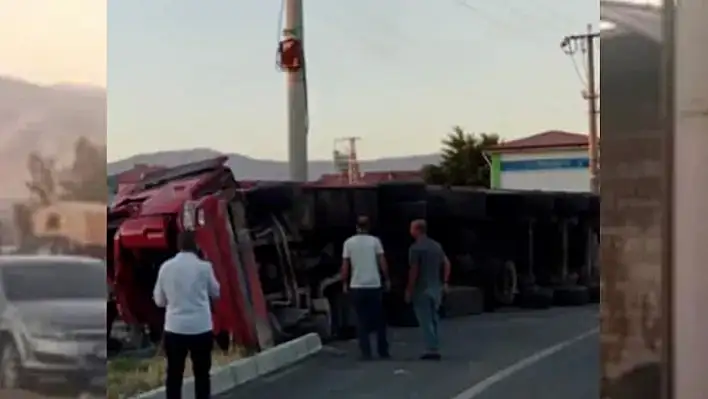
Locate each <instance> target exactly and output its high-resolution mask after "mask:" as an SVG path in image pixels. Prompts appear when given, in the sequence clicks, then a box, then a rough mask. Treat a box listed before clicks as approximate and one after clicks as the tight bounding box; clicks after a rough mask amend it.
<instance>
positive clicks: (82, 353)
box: [0, 255, 107, 391]
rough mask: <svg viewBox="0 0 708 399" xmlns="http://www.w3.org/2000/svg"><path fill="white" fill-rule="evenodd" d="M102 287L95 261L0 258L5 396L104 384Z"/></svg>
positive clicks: (0, 366) (0, 367)
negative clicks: (45, 387)
mask: <svg viewBox="0 0 708 399" xmlns="http://www.w3.org/2000/svg"><path fill="white" fill-rule="evenodd" d="M105 281H106V268H105V264H104V263H103V261H101V260H97V259H92V258H87V257H74V256H53V255H27V256H24V255H13V256H0V390H5V389H8V390H10V389H22V388H31V387H34V386H35V384H36V383H44V382H54V383H59V384H60V386H63V387H65V388H67V389H72V390H73V389H78V390H79V391H84V390H87V389H91V388H92V387H95V386H96V384H102V383H104V382H103V380H102V378H105V372H106V371H105V370H106V369H105V364H106V302H105V301H106V295H107V292H106V283H105Z"/></svg>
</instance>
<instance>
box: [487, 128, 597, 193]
mask: <svg viewBox="0 0 708 399" xmlns="http://www.w3.org/2000/svg"><path fill="white" fill-rule="evenodd" d="M487 153H488V154H489V155H490V158H491V164H492V170H491V186H492V188H499V189H510V190H548V191H572V192H586V191H590V169H589V161H590V159H589V156H588V135H586V134H579V133H570V132H564V131H558V130H551V131H546V132H542V133H538V134H534V135H532V136H529V137H525V138H521V139H518V140H512V141H506V142H502V143H500V144H499V145H497V146H494V147H492V148H489V149H488V150H487Z"/></svg>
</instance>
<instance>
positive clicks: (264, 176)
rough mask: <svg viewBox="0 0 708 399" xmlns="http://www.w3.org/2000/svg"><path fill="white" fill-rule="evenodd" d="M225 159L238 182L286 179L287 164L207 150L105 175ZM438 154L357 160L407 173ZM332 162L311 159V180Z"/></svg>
mask: <svg viewBox="0 0 708 399" xmlns="http://www.w3.org/2000/svg"><path fill="white" fill-rule="evenodd" d="M219 155H226V156H228V158H229V159H228V161H227V164H228V166H229V167H230V168H231V170H232V171H233V173H234V175H235V176H236V178H237V179H242V180H271V181H279V180H287V179H288V163H287V162H284V161H274V160H265V159H254V158H250V157H247V156H244V155H241V154H233V153H231V154H223V153H220V152H218V151H215V150H212V149H208V148H195V149H191V150H181V151H162V152H154V153H149V154H140V155H135V156H132V157H130V158H127V159H123V160H120V161H117V162H112V163H109V164H108V173H109V174H111V175H112V174H117V173H121V172H124V171H126V170H129V169H132V168H133V167H134V166H135V165H138V164H147V165H161V166H168V167H170V166H177V165H180V164H184V163H188V162H194V161H200V160H204V159H209V158H214V157H217V156H219ZM439 158H440V156H439V155H412V156H407V157H396V158H379V159H372V160H362V161H360V169H361V171H362V172H373V171H394V170H395V171H409V170H419V169H420V168H421V167H423V166H424V165H426V164H430V163H437V162H438V160H439ZM333 172H335V170H334V162H333V160H312V161H310V162H309V175H310V179H317V178H319V177H320V176H322V175H323V174H326V173H333Z"/></svg>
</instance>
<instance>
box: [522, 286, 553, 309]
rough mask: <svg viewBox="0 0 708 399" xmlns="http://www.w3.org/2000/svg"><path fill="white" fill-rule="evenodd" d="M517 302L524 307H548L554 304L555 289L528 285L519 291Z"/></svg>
mask: <svg viewBox="0 0 708 399" xmlns="http://www.w3.org/2000/svg"><path fill="white" fill-rule="evenodd" d="M517 303H518V305H519V307H521V308H524V309H548V308H550V307H551V306H553V290H552V289H550V288H543V287H539V286H537V285H535V286H531V287H528V288H526V289H524V290H522V291H521V293H519V295H518V301H517Z"/></svg>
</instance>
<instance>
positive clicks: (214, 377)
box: [133, 333, 322, 399]
mask: <svg viewBox="0 0 708 399" xmlns="http://www.w3.org/2000/svg"><path fill="white" fill-rule="evenodd" d="M320 350H322V341H321V340H320V337H319V335H317V334H315V333H310V334H307V335H304V336H302V337H300V338H297V339H295V340H292V341H288V342H286V343H284V344H282V345H278V346H275V347H273V348H270V349H267V350H265V351H263V352H260V353H258V354H256V355H254V356H251V357H247V358H243V359H239V360H236V361H235V362H233V363H231V364H227V365H225V366H222V367H218V368H214V369H212V371H211V393H212V395H218V394H221V393H224V392H227V391H229V390H231V389H233V388H235V387H237V386H239V385H241V384H245V383H247V382H249V381H253V380H254V379H256V378H258V377H260V376H263V375H266V374H270V373H273V372H275V371H278V370H280V369H283V368H285V367H288V366H290V365H292V364H295V363H297V362H299V361H301V360H304V359H305V358H307V357H309V356H312V355H314V354H316V353H318V352H319V351H320ZM164 398H165V388H164V387H160V388H157V389H154V390H152V391H149V392H145V393H142V394H139V395H137V396H135V397H133V399H164ZM182 398H184V399H194V379H193V378H191V377H190V378H186V379H185V380H184V385H183V386H182Z"/></svg>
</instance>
